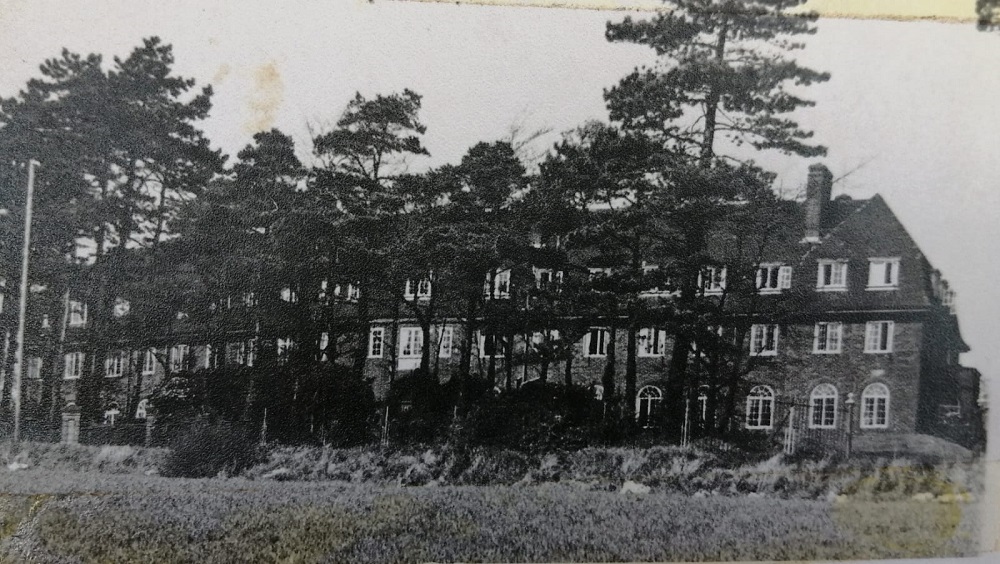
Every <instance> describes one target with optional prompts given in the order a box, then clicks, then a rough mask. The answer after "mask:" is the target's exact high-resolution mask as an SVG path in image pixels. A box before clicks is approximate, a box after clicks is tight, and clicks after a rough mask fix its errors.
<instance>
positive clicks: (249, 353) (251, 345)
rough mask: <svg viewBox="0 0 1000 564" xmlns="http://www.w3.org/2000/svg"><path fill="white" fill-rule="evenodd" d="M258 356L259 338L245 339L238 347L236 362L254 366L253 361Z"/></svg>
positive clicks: (241, 364)
mask: <svg viewBox="0 0 1000 564" xmlns="http://www.w3.org/2000/svg"><path fill="white" fill-rule="evenodd" d="M256 357H257V339H250V340H248V341H243V342H241V343H239V345H238V346H237V347H236V364H239V365H240V366H253V361H254V360H255V359H256Z"/></svg>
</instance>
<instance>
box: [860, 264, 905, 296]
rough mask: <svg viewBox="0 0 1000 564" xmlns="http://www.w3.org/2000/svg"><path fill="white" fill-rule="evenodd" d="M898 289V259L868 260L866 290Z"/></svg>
mask: <svg viewBox="0 0 1000 564" xmlns="http://www.w3.org/2000/svg"><path fill="white" fill-rule="evenodd" d="M897 288H899V258H897V257H893V258H877V257H876V258H869V259H868V286H867V287H866V288H865V289H866V290H875V291H878V290H895V289H897Z"/></svg>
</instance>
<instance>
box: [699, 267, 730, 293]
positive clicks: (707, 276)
mask: <svg viewBox="0 0 1000 564" xmlns="http://www.w3.org/2000/svg"><path fill="white" fill-rule="evenodd" d="M698 277H699V279H698V285H699V286H700V287H701V288H702V289H703V290H704V291H705V293H706V294H721V293H722V291H723V290H725V289H726V267H724V266H707V267H705V268H703V269H702V271H701V273H699V275H698Z"/></svg>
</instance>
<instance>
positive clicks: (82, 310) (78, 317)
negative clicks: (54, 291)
mask: <svg viewBox="0 0 1000 564" xmlns="http://www.w3.org/2000/svg"><path fill="white" fill-rule="evenodd" d="M86 324H87V304H85V303H83V302H81V301H78V300H70V301H69V326H70V327H83V326H84V325H86Z"/></svg>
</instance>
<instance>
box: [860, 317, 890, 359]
mask: <svg viewBox="0 0 1000 564" xmlns="http://www.w3.org/2000/svg"><path fill="white" fill-rule="evenodd" d="M894 328H895V323H893V322H892V321H869V322H868V323H866V324H865V352H866V353H890V352H892V337H893V335H892V334H893V329H894Z"/></svg>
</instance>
